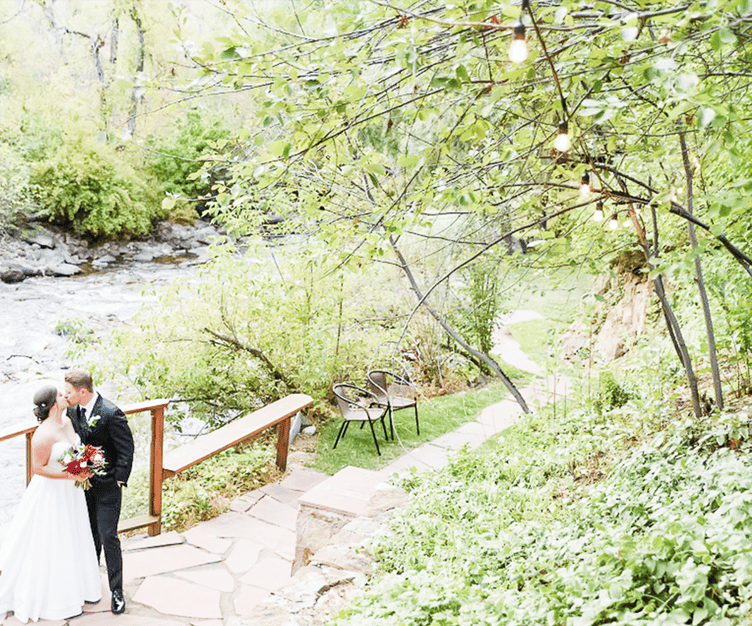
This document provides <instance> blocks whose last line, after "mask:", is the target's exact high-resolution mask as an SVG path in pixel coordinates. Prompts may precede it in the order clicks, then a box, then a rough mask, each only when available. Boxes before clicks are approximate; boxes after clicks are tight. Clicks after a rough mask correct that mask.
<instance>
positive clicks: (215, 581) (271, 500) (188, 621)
mask: <svg viewBox="0 0 752 626" xmlns="http://www.w3.org/2000/svg"><path fill="white" fill-rule="evenodd" d="M566 384H567V381H566V379H561V380H558V381H555V380H553V379H551V378H549V379H547V380H546V381H545V382H544V381H540V382H539V383H537V384H535V385H533V386H530V387H527V388H525V389H523V390H521V392H522V393H523V395H524V397H525V398H526V400H527V402H528V404H529V405H530V406H531V408H533V407H534V406H536V405H540V404H542V403H545V402H548V401H550V400H551V398H552V397H561V396H563V395H566ZM519 414H520V408H519V406H518V405H517V404H516V403H514V402H513V401H511V400H503V401H501V402H498V403H496V404H494V405H492V406H489V407H487V408H486V409H485V410H483V412H482V413H481V415H480V416H479V417H478V419H477V420H474V421H472V422H468V423H466V424H464V425H463V426H461V427H459V428H458V429H457V430H455V431H453V432H451V433H448V434H446V435H443V436H441V437H439V438H438V439H435V440H434V441H432V442H430V443H426V444H423V445H422V446H420V447H419V448H416V449H415V450H412V451H411V452H409V453H407V454H405V455H404V456H402V457H400V458H399V459H397V460H396V461H394V462H393V463H391V464H390V465H388V466H387V467H385V468H384V469H382V470H380V471H378V472H375V471H370V470H363V469H360V468H352V467H349V468H345V469H344V470H342V471H341V472H339V473H338V474H336V475H335V476H333V477H329V476H327V475H325V474H321V473H319V472H316V471H314V470H311V469H308V468H305V467H302V466H300V465H299V464H298V466H297V467H294V465H295V464H294V463H291V467H292V469H290V470H288V473H287V475H286V476H285V477H284V478H283V480H281V481H280V482H278V483H273V484H268V485H266V486H264V487H262V488H260V489H257V490H255V491H252V492H250V493H248V494H246V495H244V496H242V497H240V498H238V499H236V500H235V501H234V502H233V503H232V505H231V510H230V511H228V512H227V513H224V514H222V515H220V516H219V517H217V518H215V519H213V520H210V521H207V522H202V523H200V524H198V525H197V526H195V527H193V528H191V529H190V530H187V531H185V532H183V533H176V532H168V533H165V534H162V535H159V536H156V537H147V536H142V537H134V538H128V539H125V540H123V561H124V562H123V572H124V577H125V588H124V591H125V595H126V601H127V609H126V612H125V614H123V615H113V614H112V613H111V612H110V597H109V591H108V590H107V588H106V577H105V576H104V574H103V577H102V582H103V585H102V588H103V599H102V601H101V602H99V603H97V604H89V605H86V606H85V608H84V612H83V614H82V615H80V616H78V617H73V618H70V619H67V620H62V621H44V620H43V621H40V622H38V624H40V625H42V626H53V625H54V626H108V625H117V626H187V625H191V626H241V625H250V624H253V625H254V626H255V625H256V624H259V623H272V622H271V621H268V620H267V621H264V620H263V619H262V617H258V619H257V618H256V617H252V616H253V615H256V614H258V613H259V607H262V608H263V609H264V611H266V612H268V611H271V612H272V613H274V612H275V611H277V612H278V613H279V615H282V613H281V612H283V611H284V610H285V609H283V608H281V606H280V605H279V603H277V604H274V603H273V602H272V603H270V600H272V601H273V600H280V601H281V599H283V596H285V597H287V596H290V594H289V593H286V592H285V591H284V589H285V588H289V587H290V586H291V585H292V586H293V587H294V585H295V582H296V579H294V578H292V570H293V561H294V559H295V553H296V523H297V520H298V513H299V510H300V509H301V503H303V504H304V505H305V506H306V507H314V508H316V507H318V508H320V509H321V510H322V511H324V510H330V511H334V512H339V513H344V514H346V515H348V516H350V517H351V518H353V519H356V518H358V516H359V515H361V514H362V512H363V510H364V509H365V508H366V506H367V504H368V502H369V500H370V499H371V498H372V496H373V495H374V493H375V491H376V490H377V489H378V488H379V486H380V485H382V484H384V482H385V481H386V480H387V479H388V478H389V477H390V476H391V475H392V474H394V473H401V472H404V471H412V470H411V468H413V467H414V468H416V469H417V470H418V471H424V470H427V469H429V468H437V467H441V466H443V465H445V464H446V463H447V459H448V456H449V455H450V454H451V453H452V452H453V451H455V450H458V449H459V448H461V447H462V446H464V445H468V446H469V447H470V448H475V447H477V446H479V445H480V444H481V443H483V442H484V441H486V440H487V439H488V438H490V437H492V436H494V435H496V434H498V433H499V432H501V431H502V430H504V429H505V428H508V427H509V426H510V425H511V424H512V423H513V422H514V420H515V419H516V418H517V417H518V416H519ZM291 460H292V456H291ZM317 554H318V553H317ZM320 562H321V560H320ZM323 562H326V560H325V559H324V561H323ZM297 565H298V566H300V565H301V564H297ZM328 571H329V570H327V572H328ZM325 573H326V572H325ZM305 576H309V577H310V573H309V572H305V571H304V572H303V574H302V577H305ZM298 578H301V576H298ZM322 584H324V583H322ZM286 586H287V587H286ZM300 593H303V594H305V592H300ZM276 596H279V598H277V597H276ZM289 602H293V603H294V602H295V599H294V598H293V599H289V598H288V604H289ZM254 612H256V613H254ZM275 615H276V613H275ZM285 615H286V614H285ZM275 619H277V617H275ZM285 619H287V618H286V617H279V618H278V619H277V621H274V622H273V623H279V624H282V623H297V622H287V621H285ZM18 624H20V622H19V621H18V620H17V619H16V618H15V617H13V616H12V615H11V616H9V617H6V618H5V619H4V620H3V619H2V618H0V625H1V626H16V625H18Z"/></svg>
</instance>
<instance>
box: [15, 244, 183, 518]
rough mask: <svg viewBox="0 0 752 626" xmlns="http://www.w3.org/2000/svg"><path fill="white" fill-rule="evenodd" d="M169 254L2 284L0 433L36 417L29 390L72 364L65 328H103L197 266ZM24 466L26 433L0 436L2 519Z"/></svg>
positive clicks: (19, 488) (56, 378)
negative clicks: (161, 259)
mask: <svg viewBox="0 0 752 626" xmlns="http://www.w3.org/2000/svg"><path fill="white" fill-rule="evenodd" d="M169 261H170V262H167V263H157V262H152V263H135V264H131V265H127V266H124V265H121V266H114V267H112V268H111V269H107V270H105V271H100V272H91V273H88V274H83V275H79V276H74V277H71V278H59V277H41V278H30V279H27V280H25V281H24V282H21V283H18V284H13V285H8V284H3V283H0V329H1V330H0V394H2V396H1V397H2V399H3V400H2V405H3V409H2V411H0V433H2V432H4V431H6V430H9V429H11V428H13V427H15V426H19V425H21V424H24V423H32V424H33V423H35V421H34V417H33V414H32V409H33V403H32V397H33V395H34V392H35V391H36V390H37V389H39V388H40V387H42V386H43V385H45V384H48V383H51V384H55V385H58V386H59V385H62V380H63V376H64V373H65V370H66V369H69V368H71V367H75V366H77V365H78V363H76V362H74V361H72V359H71V358H70V357H68V356H67V353H66V351H67V343H68V342H67V339H66V337H65V334H64V331H65V329H69V328H72V327H81V328H84V329H91V330H92V331H94V334H95V335H100V336H101V335H103V334H106V333H107V332H108V330H111V329H112V328H114V327H115V326H116V325H118V324H122V323H127V322H129V321H130V320H132V318H133V316H134V315H135V314H136V313H137V312H138V310H139V309H140V308H141V306H142V305H144V304H145V303H148V302H150V301H153V300H154V297H155V296H154V295H153V292H154V289H155V288H158V287H160V286H164V285H167V284H169V283H170V282H172V281H174V280H175V279H177V278H179V277H185V276H191V275H193V274H195V273H196V272H197V269H196V267H195V266H193V265H191V263H192V260H191V259H188V258H186V257H182V258H180V257H178V258H175V259H170V260H169ZM181 261H182V262H181ZM97 387H98V389H99V390H101V391H102V394H103V395H105V396H106V397H110V398H112V399H113V400H115V401H117V392H115V391H114V390H112V389H111V388H109V386H108V383H107V381H101V382H98V384H97ZM25 468H26V438H25V437H15V438H13V439H10V440H6V441H0V474H2V479H1V480H0V524H2V523H3V522H4V521H5V520H6V519H7V518H8V517H9V516H10V515H12V513H13V511H14V510H15V507H16V504H17V503H18V501H19V500H20V498H21V495H22V493H23V490H24V488H25V485H26V480H25V478H26V469H25Z"/></svg>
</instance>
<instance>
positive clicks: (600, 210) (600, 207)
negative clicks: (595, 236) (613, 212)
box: [593, 201, 603, 222]
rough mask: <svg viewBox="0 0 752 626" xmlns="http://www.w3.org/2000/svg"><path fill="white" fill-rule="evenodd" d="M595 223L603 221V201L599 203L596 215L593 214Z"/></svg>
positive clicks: (596, 207) (596, 206)
mask: <svg viewBox="0 0 752 626" xmlns="http://www.w3.org/2000/svg"><path fill="white" fill-rule="evenodd" d="M593 221H594V222H602V221H603V202H601V201H598V202H597V203H596V205H595V213H593Z"/></svg>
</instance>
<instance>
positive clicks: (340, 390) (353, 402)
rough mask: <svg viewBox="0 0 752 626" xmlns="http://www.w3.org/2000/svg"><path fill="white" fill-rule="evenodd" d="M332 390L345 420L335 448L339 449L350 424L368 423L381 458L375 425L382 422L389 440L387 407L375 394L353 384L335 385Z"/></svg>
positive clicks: (335, 442) (385, 435) (386, 437)
mask: <svg viewBox="0 0 752 626" xmlns="http://www.w3.org/2000/svg"><path fill="white" fill-rule="evenodd" d="M332 390H333V391H334V395H335V396H336V398H337V404H338V406H339V410H340V412H341V413H342V418H343V421H342V425H341V426H340V427H339V432H338V433H337V439H336V440H335V441H334V448H336V447H337V444H338V443H339V440H340V439H341V438H343V437H344V436H345V433H346V432H347V427H348V426H349V425H350V422H360V423H361V425H365V423H366V422H368V425H369V426H370V427H371V434H372V435H373V443H374V444H375V445H376V453H377V454H378V455H379V456H381V450H379V442H378V440H377V439H376V431H375V430H374V428H373V423H374V422H376V421H378V420H381V426H382V428H383V429H384V438H385V439H388V438H389V436H388V435H387V434H386V424H384V416H385V415H386V412H387V407H386V406H383V405H382V404H380V403H379V402H378V399H377V398H376V396H375V395H374V394H373V393H371V392H370V391H368V390H367V389H363V388H362V387H358V386H357V385H353V384H351V383H339V384H337V385H334V387H333V388H332Z"/></svg>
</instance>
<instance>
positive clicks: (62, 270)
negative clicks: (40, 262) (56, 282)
mask: <svg viewBox="0 0 752 626" xmlns="http://www.w3.org/2000/svg"><path fill="white" fill-rule="evenodd" d="M82 272H83V270H82V269H81V268H80V267H78V265H72V264H71V263H60V264H59V265H55V266H54V267H50V268H48V270H47V272H46V273H47V274H48V275H52V276H75V275H76V274H80V273H82Z"/></svg>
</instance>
